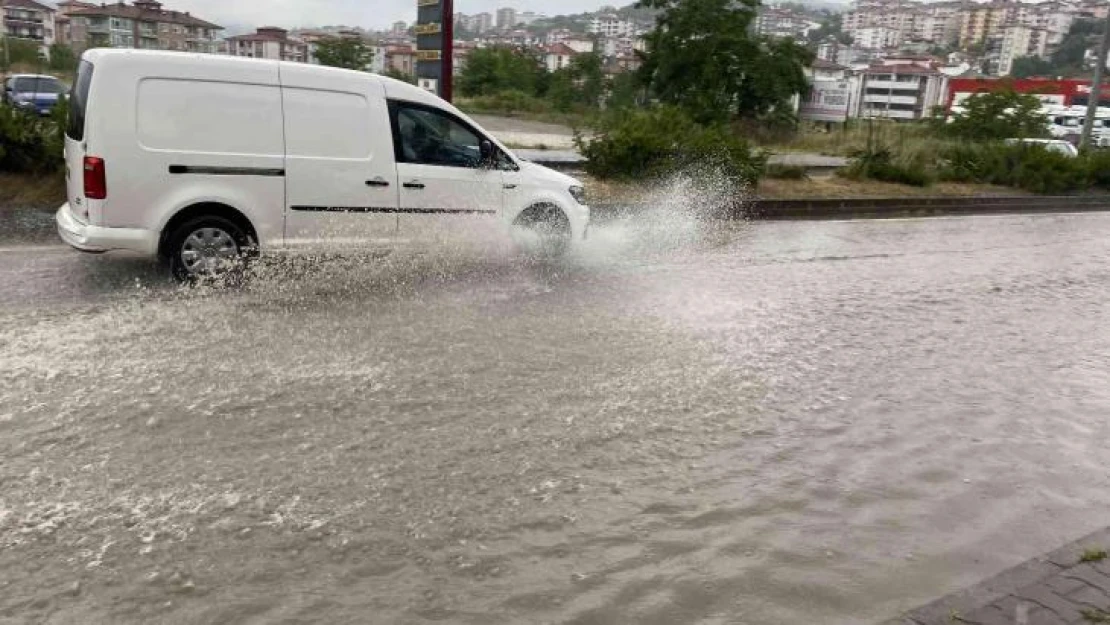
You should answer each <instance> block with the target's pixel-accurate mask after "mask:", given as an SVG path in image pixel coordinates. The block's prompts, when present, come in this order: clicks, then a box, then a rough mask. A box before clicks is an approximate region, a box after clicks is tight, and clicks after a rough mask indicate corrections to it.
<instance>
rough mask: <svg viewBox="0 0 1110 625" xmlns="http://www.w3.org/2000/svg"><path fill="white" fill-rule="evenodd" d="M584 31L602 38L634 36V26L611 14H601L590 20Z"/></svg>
mask: <svg viewBox="0 0 1110 625" xmlns="http://www.w3.org/2000/svg"><path fill="white" fill-rule="evenodd" d="M586 31H587V32H589V33H592V34H595V35H601V36H602V37H631V36H633V35H635V34H636V24H635V23H634V22H632V21H631V20H625V19H621V18H620V16H619V15H616V14H613V13H602V14H598V15H595V16H594V17H593V19H591V20H590V24H589V25H588V26H587V27H586Z"/></svg>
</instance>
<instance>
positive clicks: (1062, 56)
mask: <svg viewBox="0 0 1110 625" xmlns="http://www.w3.org/2000/svg"><path fill="white" fill-rule="evenodd" d="M1100 26H1101V22H1098V21H1095V20H1076V21H1074V22H1072V24H1071V28H1069V29H1068V34H1067V35H1066V36H1065V37H1064V40H1063V41H1062V42H1060V47H1059V48H1057V49H1056V52H1054V53H1053V54H1052V64H1053V65H1055V66H1056V67H1058V68H1068V69H1072V70H1081V69H1082V68H1083V55H1084V54H1085V53H1086V52H1087V49H1088V48H1090V47H1091V45H1093V43H1094V42H1093V40H1094V39H1096V38H1097V37H1098V34H1099V32H1101V31H1100V30H1099V28H1100Z"/></svg>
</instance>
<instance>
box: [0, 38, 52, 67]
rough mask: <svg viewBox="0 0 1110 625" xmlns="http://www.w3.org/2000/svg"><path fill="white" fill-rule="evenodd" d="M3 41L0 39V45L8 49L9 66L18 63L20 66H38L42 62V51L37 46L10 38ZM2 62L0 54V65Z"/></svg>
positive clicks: (2, 58)
mask: <svg viewBox="0 0 1110 625" xmlns="http://www.w3.org/2000/svg"><path fill="white" fill-rule="evenodd" d="M3 39H4V38H2V37H0V45H6V46H7V47H8V54H7V56H8V60H9V61H10V63H11V65H15V64H17V63H18V64H22V65H33V66H38V65H40V64H41V63H42V62H43V60H44V59H43V57H42V50H41V49H40V48H39V46H38V44H36V43H33V42H30V41H23V40H20V39H12V38H11V37H7V41H3ZM3 62H4V57H3V54H0V63H3ZM5 69H7V68H5Z"/></svg>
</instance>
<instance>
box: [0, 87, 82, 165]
mask: <svg viewBox="0 0 1110 625" xmlns="http://www.w3.org/2000/svg"><path fill="white" fill-rule="evenodd" d="M67 111H68V109H67V107H66V103H65V102H62V103H59V105H58V106H57V107H56V108H55V110H54V112H53V114H52V115H51V116H50V117H46V118H40V117H38V116H36V115H32V114H28V113H25V112H23V111H20V110H17V109H14V108H12V107H9V106H0V171H3V172H13V173H33V174H48V173H52V172H56V171H60V170H61V169H62V167H63V163H64V157H63V154H62V152H63V150H64V148H65V136H64V134H63V133H64V132H65V118H66V115H67Z"/></svg>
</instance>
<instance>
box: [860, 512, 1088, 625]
mask: <svg viewBox="0 0 1110 625" xmlns="http://www.w3.org/2000/svg"><path fill="white" fill-rule="evenodd" d="M1107 546H1110V527H1107V528H1103V529H1101V530H1098V531H1095V532H1092V533H1090V534H1088V535H1086V536H1084V537H1083V538H1080V539H1079V540H1076V541H1073V542H1070V543H1068V544H1066V545H1064V546H1063V547H1060V548H1058V549H1055V550H1053V551H1050V552H1048V553H1046V554H1044V555H1041V556H1037V557H1035V558H1031V559H1029V560H1027V561H1025V562H1023V563H1021V564H1019V565H1017V566H1015V567H1013V568H1010V569H1007V570H1005V571H1003V572H1001V573H999V574H998V575H995V576H994V577H991V578H989V579H986V580H984V581H982V582H979V583H978V584H975V585H974V586H970V587H968V588H965V589H963V590H958V591H956V592H954V593H952V594H949V595H945V596H943V597H941V598H939V599H936V600H935V601H932V602H931V603H927V604H925V605H923V606H921V607H919V608H915V609H913V610H910V611H909V612H906V613H904V614H903V615H901V616H899V617H896V618H893V619H890V620H887V621H883V622H882V623H881V624H880V625H953V624H954V623H961V622H965V621H963V620H962V619H960V617H959V615H961V614H969V613H971V612H972V611H974V610H975V609H976V608H980V607H983V606H986V605H988V604H991V603H993V602H995V601H998V600H999V599H1002V598H1004V597H1006V596H1007V595H1012V594H1015V593H1017V592H1018V591H1019V590H1021V589H1023V588H1026V587H1028V586H1031V585H1034V584H1037V583H1038V582H1043V581H1045V580H1046V579H1048V578H1049V577H1051V576H1053V575H1055V574H1056V573H1059V572H1061V571H1063V570H1066V569H1069V568H1072V567H1074V566H1077V565H1078V564H1079V558H1080V557H1081V556H1082V555H1083V551H1084V549H1086V548H1087V547H1099V548H1106V547H1107Z"/></svg>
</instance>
